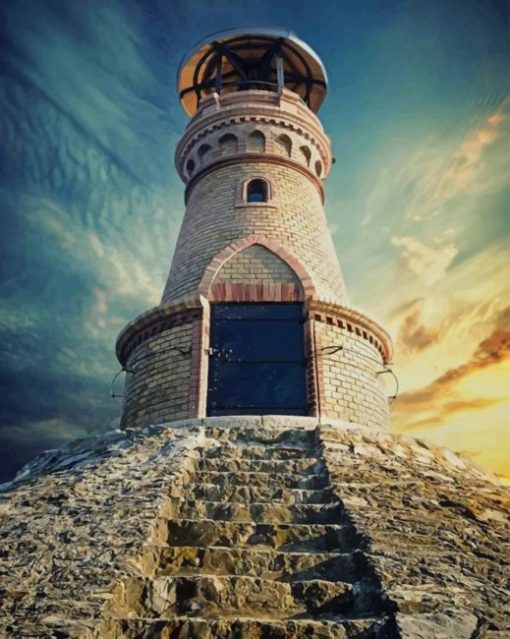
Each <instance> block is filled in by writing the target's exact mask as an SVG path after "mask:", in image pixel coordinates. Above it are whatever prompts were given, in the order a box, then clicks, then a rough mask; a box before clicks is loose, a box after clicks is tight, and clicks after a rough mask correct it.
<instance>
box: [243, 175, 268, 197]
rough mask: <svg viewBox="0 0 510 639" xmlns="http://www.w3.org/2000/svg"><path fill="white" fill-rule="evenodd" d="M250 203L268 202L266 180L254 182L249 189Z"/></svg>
mask: <svg viewBox="0 0 510 639" xmlns="http://www.w3.org/2000/svg"><path fill="white" fill-rule="evenodd" d="M246 195H247V197H246V200H247V201H248V202H266V201H267V184H266V183H265V182H264V180H252V181H251V182H250V183H249V184H248V188H247V193H246Z"/></svg>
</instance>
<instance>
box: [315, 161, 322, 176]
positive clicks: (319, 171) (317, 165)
mask: <svg viewBox="0 0 510 639" xmlns="http://www.w3.org/2000/svg"><path fill="white" fill-rule="evenodd" d="M315 173H317V175H318V176H319V177H320V176H321V175H322V163H321V162H320V160H317V162H316V163H315Z"/></svg>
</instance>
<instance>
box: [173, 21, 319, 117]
mask: <svg viewBox="0 0 510 639" xmlns="http://www.w3.org/2000/svg"><path fill="white" fill-rule="evenodd" d="M283 87H285V88H287V89H290V90H291V91H294V92H295V93H297V94H298V95H300V96H301V98H302V99H303V101H304V102H305V103H306V104H307V105H308V107H309V108H310V109H311V110H312V111H314V112H317V111H318V110H319V107H320V105H321V103H322V101H323V100H324V97H325V95H326V89H327V75H326V69H325V68H324V65H323V64H322V62H321V60H320V58H319V56H318V55H317V54H316V53H315V52H314V51H313V50H312V49H311V48H310V47H309V46H308V45H307V44H305V43H304V42H302V41H301V40H300V39H299V38H298V37H297V36H296V35H294V34H293V33H292V32H290V31H287V30H284V29H271V28H267V27H264V28H259V27H247V28H244V29H230V30H229V31H223V32H221V33H215V34H213V35H210V36H208V37H207V38H205V39H204V40H202V41H201V42H199V43H198V44H196V45H195V46H194V47H193V48H192V49H191V51H190V52H189V53H188V54H187V55H186V56H184V58H183V60H182V62H181V64H180V66H179V71H178V76H177V89H178V91H179V97H180V100H181V104H182V106H183V108H184V110H185V111H186V113H187V114H188V115H189V116H190V117H191V116H193V115H194V113H195V112H196V110H197V108H198V106H199V104H200V100H201V99H203V98H204V97H206V96H208V95H211V94H212V93H214V92H216V93H218V94H220V95H224V94H227V93H232V92H235V91H243V90H244V91H246V90H253V89H255V90H257V89H258V90H263V91H264V90H265V91H279V90H281V89H282V88H283Z"/></svg>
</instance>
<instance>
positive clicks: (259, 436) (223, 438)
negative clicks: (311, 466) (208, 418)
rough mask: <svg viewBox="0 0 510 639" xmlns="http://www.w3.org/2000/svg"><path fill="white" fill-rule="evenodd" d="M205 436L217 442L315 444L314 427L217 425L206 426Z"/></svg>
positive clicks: (284, 444) (305, 446)
mask: <svg viewBox="0 0 510 639" xmlns="http://www.w3.org/2000/svg"><path fill="white" fill-rule="evenodd" d="M205 436H206V437H207V438H209V439H212V440H214V441H217V442H235V443H237V444H260V445H268V444H272V445H280V446H298V447H302V448H313V447H314V446H315V445H316V444H317V435H316V430H315V429H311V430H295V429H281V428H260V427H258V428H250V427H243V428H218V427H217V426H206V427H205Z"/></svg>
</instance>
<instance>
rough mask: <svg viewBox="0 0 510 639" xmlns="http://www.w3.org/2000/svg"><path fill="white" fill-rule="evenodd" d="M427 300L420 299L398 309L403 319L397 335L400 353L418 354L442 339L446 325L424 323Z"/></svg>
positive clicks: (397, 311)
mask: <svg viewBox="0 0 510 639" xmlns="http://www.w3.org/2000/svg"><path fill="white" fill-rule="evenodd" d="M424 306H425V300H424V299H423V298H419V299H416V300H412V301H411V302H409V303H406V304H404V305H402V306H400V308H398V309H396V311H395V313H397V314H399V315H402V316H403V319H402V321H401V323H400V327H399V330H398V333H397V348H398V350H399V352H400V353H402V352H405V353H406V354H416V353H419V352H420V351H423V350H425V349H427V348H429V347H430V346H431V345H432V344H435V343H437V342H438V341H439V339H440V338H441V335H442V333H443V330H444V323H441V324H439V325H435V326H430V325H429V326H427V324H426V323H425V322H424V321H423V309H424Z"/></svg>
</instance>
